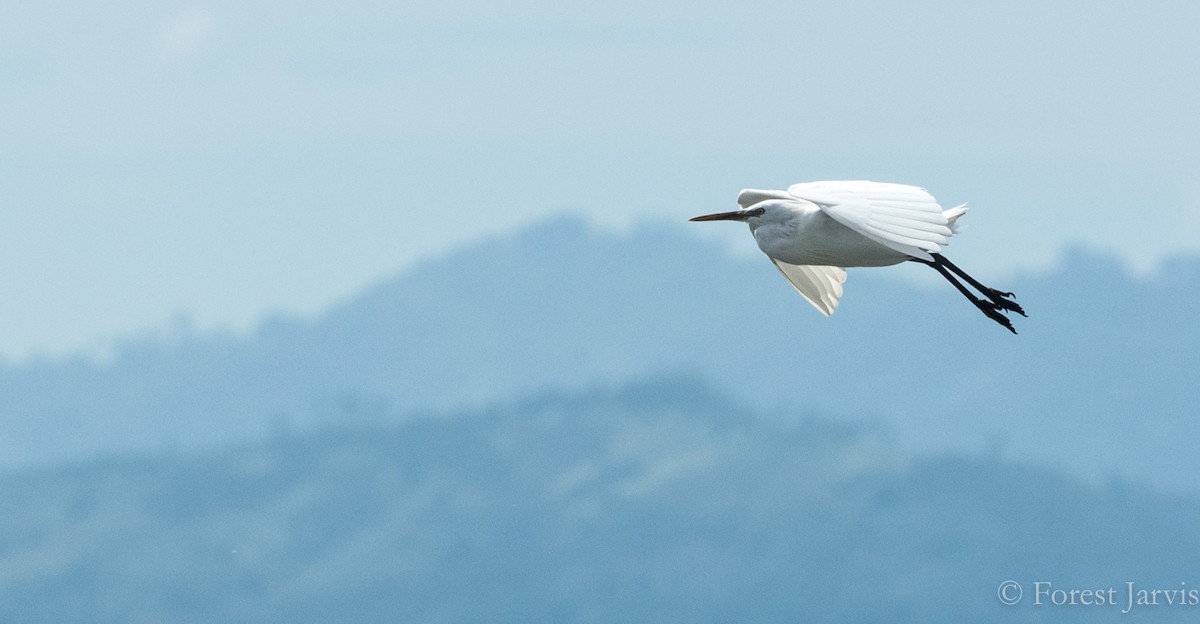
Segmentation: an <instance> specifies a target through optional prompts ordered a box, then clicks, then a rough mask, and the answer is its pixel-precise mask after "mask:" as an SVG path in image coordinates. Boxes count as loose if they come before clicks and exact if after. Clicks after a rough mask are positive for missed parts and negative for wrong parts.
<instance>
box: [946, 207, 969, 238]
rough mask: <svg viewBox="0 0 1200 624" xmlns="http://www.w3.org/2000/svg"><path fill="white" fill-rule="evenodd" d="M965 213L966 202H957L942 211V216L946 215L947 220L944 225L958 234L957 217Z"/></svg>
mask: <svg viewBox="0 0 1200 624" xmlns="http://www.w3.org/2000/svg"><path fill="white" fill-rule="evenodd" d="M965 214H967V205H966V204H959V205H957V206H955V207H953V208H950V209H948V210H943V211H942V216H944V217H946V221H947V223H946V225H948V226H949V227H950V231H951V232H953V233H955V234H958V230H959V227H960V226H959V225H958V218H959V217H961V216H963V215H965Z"/></svg>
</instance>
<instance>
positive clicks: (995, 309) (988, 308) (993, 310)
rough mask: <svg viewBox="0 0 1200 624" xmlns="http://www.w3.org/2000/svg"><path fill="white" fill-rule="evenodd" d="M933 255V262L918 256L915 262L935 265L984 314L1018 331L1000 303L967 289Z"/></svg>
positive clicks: (936, 256) (939, 257)
mask: <svg viewBox="0 0 1200 624" xmlns="http://www.w3.org/2000/svg"><path fill="white" fill-rule="evenodd" d="M933 257H934V261H933V262H930V261H928V260H919V259H917V258H913V262H920V263H921V264H927V265H929V266H931V267H933V268H934V269H936V270H937V272H938V273H940V274H941V275H942V277H944V278H946V281H948V282H950V283H951V284H952V285H953V286H954V288H956V289H957V290H958V292H960V293H962V296H964V297H966V298H967V301H970V302H971V303H973V304H974V305H975V307H976V308H979V311H980V312H983V313H984V315H986V316H987V317H988V318H990V319H992V320H993V321H996V322H997V323H999V324H1000V325H1003V326H1004V327H1005V328H1006V329H1008V331H1010V332H1012V333H1014V334H1015V333H1017V330H1016V329H1014V328H1013V325H1012V323H1011V322H1010V321H1009V320H1008V317H1006V316H1004V315H1003V314H1001V313H1000V309H999V306H998V304H996V303H994V302H992V301H984V300H983V299H979V298H977V297H975V295H973V294H971V291H969V290H967V287H966V286H963V285H962V282H959V281H958V280H957V279H955V277H954V275H953V274H952V273H951V272H950V270H949V269H947V268H946V266H945V265H944V264H943V263H942V262H940V260H942V259H943V258H942V257H941V256H940V255H938V254H934V256H933Z"/></svg>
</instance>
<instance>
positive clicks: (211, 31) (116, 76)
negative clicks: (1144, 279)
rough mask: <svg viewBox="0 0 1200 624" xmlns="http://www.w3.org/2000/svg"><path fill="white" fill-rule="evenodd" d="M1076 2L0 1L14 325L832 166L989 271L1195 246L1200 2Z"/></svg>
mask: <svg viewBox="0 0 1200 624" xmlns="http://www.w3.org/2000/svg"><path fill="white" fill-rule="evenodd" d="M1081 6H1082V5H1080V4H1079V3H1073V2H1072V3H1067V2H1063V3H1054V2H1041V1H1028V0H1017V1H1014V2H1007V3H991V4H988V5H981V4H977V3H961V2H950V1H946V2H940V1H916V2H909V3H882V2H879V3H876V2H837V3H831V2H822V3H805V2H792V1H788V2H773V1H769V0H745V1H743V2H738V3H727V4H717V3H704V2H659V3H647V2H644V1H632V0H615V1H610V2H605V3H584V2H563V1H560V0H555V1H549V0H519V1H516V2H504V3H491V2H482V1H477V2H446V1H442V0H438V1H437V2H434V1H425V0H418V1H409V2H357V3H337V4H329V3H317V2H310V1H307V0H300V1H298V2H281V1H275V0H249V1H238V2H197V3H175V2H148V1H134V0H114V1H113V2H107V3H70V2H37V3H5V4H3V5H0V76H4V78H3V80H0V119H3V120H4V121H3V123H0V145H2V146H3V149H2V150H0V293H2V296H0V357H3V358H5V359H8V360H10V361H22V360H24V359H27V358H29V357H35V356H51V357H58V356H63V355H68V354H73V353H79V352H84V353H102V352H103V351H104V350H106V349H108V348H110V347H111V345H112V344H114V341H119V340H120V339H122V337H127V336H131V335H135V334H138V333H142V332H153V331H169V330H170V329H171V328H177V327H179V326H181V325H182V326H185V327H189V328H193V330H196V331H226V330H228V331H235V332H236V331H245V330H246V329H247V328H250V327H253V326H254V324H255V323H256V322H257V321H258V320H260V319H262V318H263V317H264V316H265V315H268V314H273V313H285V314H294V315H300V316H311V315H315V314H318V313H320V311H321V310H322V309H324V308H325V307H327V306H329V305H331V304H332V303H334V302H336V301H338V300H340V299H343V298H345V297H348V296H351V295H352V294H353V293H355V292H356V291H358V290H360V289H362V288H363V287H365V286H367V285H370V284H371V283H373V282H376V281H377V280H380V279H383V278H385V277H388V276H390V275H393V274H395V273H396V272H398V271H403V270H405V269H407V268H410V267H412V266H414V264H415V263H418V262H420V261H421V260H423V259H426V258H431V257H437V256H439V255H442V254H447V253H452V252H453V250H454V249H455V248H456V247H458V246H461V245H464V244H467V243H469V242H470V241H473V240H478V239H481V238H485V237H489V236H495V235H498V234H502V233H504V232H508V231H512V230H515V229H518V228H521V227H525V226H528V225H530V224H532V223H535V222H536V221H538V220H539V219H544V218H546V217H547V216H549V215H553V214H558V213H563V212H570V213H575V214H579V215H584V216H586V217H587V218H589V219H590V220H592V221H593V222H595V223H597V224H599V225H601V226H607V227H637V224H638V223H641V222H646V221H649V220H655V221H667V222H673V223H674V222H678V223H679V224H680V227H688V224H686V223H685V222H684V219H686V218H687V217H690V216H694V215H697V214H703V213H707V212H715V211H719V210H727V209H729V208H730V207H731V206H732V205H733V202H734V199H735V198H736V196H737V192H738V190H739V189H741V188H744V187H757V188H781V187H785V186H787V185H788V184H791V183H794V182H800V181H807V180H817V179H844V178H867V179H876V180H886V181H896V182H908V183H913V184H918V185H921V186H925V187H927V188H929V189H930V190H931V191H932V192H933V193H934V194H935V195H936V196H937V197H938V198H939V199H940V200H942V202H943V204H946V205H950V204H957V203H960V202H963V201H968V202H969V205H970V206H971V212H970V213H969V214H968V216H967V217H966V218H965V219H964V222H965V223H966V224H967V225H968V229H967V230H966V231H965V232H964V234H962V235H961V236H960V237H959V238H956V240H955V242H954V244H953V245H952V246H951V247H950V249H949V250H948V253H950V254H951V257H953V258H954V259H955V260H956V261H957V262H958V263H959V264H960V265H963V266H965V267H968V268H970V269H971V270H972V272H973V273H978V274H979V275H980V276H981V279H983V278H991V277H993V276H1003V275H1008V274H1012V273H1015V272H1020V271H1041V270H1049V269H1050V268H1052V267H1053V266H1054V265H1055V262H1056V261H1057V259H1058V258H1059V257H1061V256H1062V254H1063V253H1064V252H1065V250H1066V249H1068V248H1070V247H1072V246H1079V245H1083V246H1088V247H1093V248H1097V249H1101V250H1105V251H1109V252H1111V253H1114V254H1117V255H1119V256H1120V257H1121V258H1122V259H1123V260H1124V261H1125V262H1126V263H1127V264H1128V265H1129V266H1131V267H1133V268H1134V269H1136V270H1139V271H1142V272H1153V270H1154V267H1155V266H1156V264H1157V263H1158V262H1159V261H1161V260H1162V259H1163V258H1167V257H1170V256H1173V255H1178V254H1195V253H1200V122H1198V121H1197V117H1196V111H1197V110H1200V72H1197V71H1196V67H1195V59H1197V58H1200V37H1196V36H1195V32H1196V26H1197V24H1200V4H1197V3H1191V2H1184V1H1179V2H1142V3H1117V2H1111V3H1100V4H1099V5H1098V6H1089V7H1087V8H1086V10H1081V9H1080V7H1081ZM692 225H695V224H692ZM702 235H704V236H713V237H727V240H729V241H730V243H729V244H730V245H731V246H733V247H734V248H736V249H740V250H753V241H752V240H751V239H750V237H749V236H748V235H747V234H746V232H745V231H744V229H742V228H733V227H730V228H720V229H710V230H708V231H707V232H705V233H703V234H702ZM985 281H986V279H985Z"/></svg>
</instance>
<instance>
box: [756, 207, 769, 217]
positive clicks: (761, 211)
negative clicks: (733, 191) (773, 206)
mask: <svg viewBox="0 0 1200 624" xmlns="http://www.w3.org/2000/svg"><path fill="white" fill-rule="evenodd" d="M766 211H767V209H766V208H755V209H754V216H756V217H761V216H763V213H764V212H766Z"/></svg>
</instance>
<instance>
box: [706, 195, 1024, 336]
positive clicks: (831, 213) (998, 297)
mask: <svg viewBox="0 0 1200 624" xmlns="http://www.w3.org/2000/svg"><path fill="white" fill-rule="evenodd" d="M738 205H739V206H741V210H737V211H734V212H723V213H718V214H711V215H704V216H701V217H696V218H694V219H692V221H720V220H733V221H745V222H746V223H747V224H748V225H749V226H750V232H751V233H752V234H753V235H754V240H755V241H756V242H757V243H758V248H759V249H761V250H762V251H763V253H765V254H767V256H768V257H769V258H770V259H771V262H773V263H774V264H775V266H776V268H778V269H779V272H780V273H782V274H783V276H784V277H786V278H787V279H788V281H789V282H791V283H792V285H793V286H794V287H795V288H796V291H797V292H799V293H800V294H801V295H802V296H803V297H804V298H805V299H807V300H808V301H809V303H811V304H812V305H813V306H814V307H816V308H817V309H818V310H820V311H821V313H823V314H825V315H826V316H828V315H830V314H832V313H833V311H834V310H835V309H836V308H837V306H838V301H839V299H840V298H841V296H842V283H843V282H845V281H846V271H845V267H872V266H888V265H892V264H899V263H901V262H905V261H916V262H921V263H923V264H927V265H929V266H932V267H933V268H935V269H937V270H938V272H939V273H941V274H942V275H943V276H944V277H946V279H948V280H950V282H951V283H952V284H954V285H955V287H956V288H958V290H959V291H960V292H962V293H963V294H964V295H966V296H967V298H968V299H970V300H971V301H972V302H973V303H975V305H976V306H977V307H979V308H980V310H982V311H983V312H984V313H985V314H987V315H988V317H989V318H992V319H993V320H995V321H996V322H998V323H1000V324H1002V325H1005V326H1006V327H1008V328H1009V329H1010V330H1012V329H1013V328H1012V325H1011V324H1010V323H1009V322H1008V319H1007V318H1006V317H1005V316H1003V314H1001V312H1007V311H1014V312H1018V313H1020V314H1022V315H1023V314H1024V312H1023V311H1022V310H1021V308H1020V306H1019V305H1017V304H1016V302H1014V301H1011V300H1010V299H1009V298H1010V297H1011V296H1012V295H1011V293H1002V292H1000V291H997V290H994V289H991V288H988V287H986V286H983V285H982V284H979V283H978V282H977V281H975V280H974V279H973V278H971V277H970V276H969V275H966V273H964V272H962V271H961V270H960V269H958V267H956V266H954V265H953V264H952V263H950V261H949V260H946V259H945V257H944V256H942V255H941V254H940V252H941V251H942V248H943V247H945V246H946V245H947V244H949V242H950V237H951V236H953V235H954V233H955V232H956V231H957V225H956V222H957V220H958V218H959V217H961V216H962V215H964V214H966V212H967V208H966V204H961V205H958V206H955V207H954V208H950V209H949V210H942V207H941V206H940V205H938V203H937V200H935V199H934V198H933V195H930V193H929V191H927V190H925V189H923V188H920V187H916V186H910V185H907V184H894V183H885V182H870V181H867V180H844V181H826V182H806V183H803V184H793V185H792V186H789V187H788V189H787V190H786V191H775V190H760V189H745V190H743V191H742V192H741V193H740V194H738ZM955 275H957V276H959V277H961V278H963V279H964V280H966V281H967V283H968V284H970V285H971V286H973V287H975V288H976V289H977V290H978V291H979V292H980V293H981V294H983V295H984V296H985V297H986V298H987V301H984V300H982V299H977V298H975V297H974V296H973V295H972V294H970V292H969V291H967V290H966V289H965V287H964V286H963V285H962V283H961V282H959V281H958V280H956V279H955V277H954V276H955ZM1013 331H1014V333H1015V330H1013Z"/></svg>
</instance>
